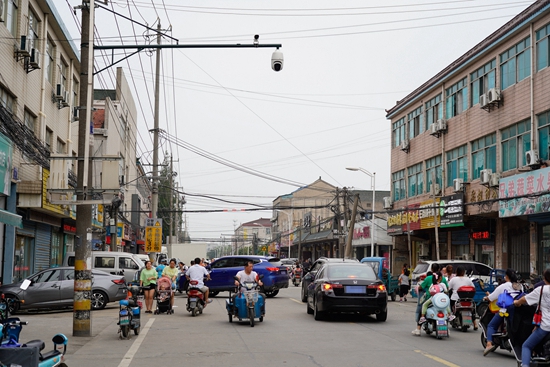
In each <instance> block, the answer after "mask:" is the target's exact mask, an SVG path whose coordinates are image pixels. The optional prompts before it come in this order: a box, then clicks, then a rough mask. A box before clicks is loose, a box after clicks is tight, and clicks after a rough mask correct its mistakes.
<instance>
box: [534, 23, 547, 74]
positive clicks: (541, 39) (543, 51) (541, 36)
mask: <svg viewBox="0 0 550 367" xmlns="http://www.w3.org/2000/svg"><path fill="white" fill-rule="evenodd" d="M549 36H550V23H549V24H547V25H546V26H544V27H542V28H541V29H539V30H538V31H537V32H536V37H537V71H538V70H540V69H543V68H545V67H547V66H548V60H549V59H550V47H548V37H549Z"/></svg>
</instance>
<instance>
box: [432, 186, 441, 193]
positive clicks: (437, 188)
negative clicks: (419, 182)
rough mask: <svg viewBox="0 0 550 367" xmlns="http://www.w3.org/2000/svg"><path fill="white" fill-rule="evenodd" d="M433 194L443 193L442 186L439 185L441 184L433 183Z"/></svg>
mask: <svg viewBox="0 0 550 367" xmlns="http://www.w3.org/2000/svg"><path fill="white" fill-rule="evenodd" d="M431 191H432V195H435V196H437V195H441V186H439V184H433V185H432V190H431Z"/></svg>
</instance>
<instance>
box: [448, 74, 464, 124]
mask: <svg viewBox="0 0 550 367" xmlns="http://www.w3.org/2000/svg"><path fill="white" fill-rule="evenodd" d="M445 96H446V98H447V99H446V103H447V107H446V109H447V113H446V115H447V118H448V119H450V118H451V117H454V116H456V115H459V114H461V113H462V112H463V111H466V110H467V109H468V87H467V82H466V78H464V79H462V80H461V81H459V82H458V83H456V84H455V85H453V86H452V87H450V88H447V89H446V90H445Z"/></svg>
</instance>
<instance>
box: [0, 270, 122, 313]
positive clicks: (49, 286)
mask: <svg viewBox="0 0 550 367" xmlns="http://www.w3.org/2000/svg"><path fill="white" fill-rule="evenodd" d="M27 279H28V280H30V281H31V284H30V286H29V287H28V288H27V290H22V289H21V288H20V286H21V283H23V281H20V282H17V283H12V284H6V285H3V286H0V292H1V293H3V294H4V296H5V297H6V298H12V299H14V300H16V301H24V302H13V303H10V304H11V305H13V309H12V310H11V311H12V312H16V311H17V310H20V309H21V310H24V309H31V308H32V309H35V308H63V307H71V306H73V302H74V268H73V267H68V266H64V267H57V268H49V269H46V270H42V271H39V272H38V273H35V274H33V275H31V276H29V277H28V278H27ZM125 298H126V286H125V280H124V277H122V276H119V275H118V276H117V275H111V274H109V273H106V272H104V271H101V270H97V269H92V298H91V304H92V310H101V309H103V308H105V306H106V305H107V303H109V302H115V301H119V300H121V299H125Z"/></svg>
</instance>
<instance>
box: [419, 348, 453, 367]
mask: <svg viewBox="0 0 550 367" xmlns="http://www.w3.org/2000/svg"><path fill="white" fill-rule="evenodd" d="M415 352H416V353H420V354H422V355H423V356H424V357H427V358H430V359H433V360H434V361H436V362H439V363H441V364H444V365H445V366H448V367H460V366H459V365H458V364H454V363H452V362H449V361H446V360H444V359H443V358H439V357H436V356H433V355H431V354H428V353H426V352H424V351H422V350H415Z"/></svg>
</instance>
